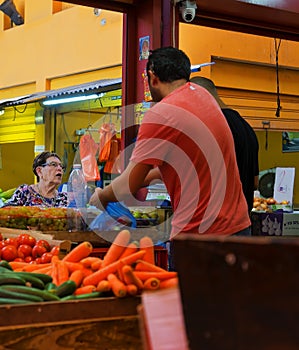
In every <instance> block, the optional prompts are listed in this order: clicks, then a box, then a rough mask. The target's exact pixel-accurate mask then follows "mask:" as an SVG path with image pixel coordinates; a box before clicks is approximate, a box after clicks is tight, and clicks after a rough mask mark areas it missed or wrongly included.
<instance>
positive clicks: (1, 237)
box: [0, 233, 3, 241]
mask: <svg viewBox="0 0 299 350" xmlns="http://www.w3.org/2000/svg"><path fill="white" fill-rule="evenodd" d="M2 240H3V236H2V233H0V241H2Z"/></svg>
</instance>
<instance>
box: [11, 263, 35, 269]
mask: <svg viewBox="0 0 299 350" xmlns="http://www.w3.org/2000/svg"><path fill="white" fill-rule="evenodd" d="M9 265H10V266H11V268H12V269H13V270H14V271H15V270H16V269H20V268H23V267H25V266H27V265H29V263H27V262H25V261H10V262H9ZM30 265H33V264H30Z"/></svg>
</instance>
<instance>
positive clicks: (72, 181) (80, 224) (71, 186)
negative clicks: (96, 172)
mask: <svg viewBox="0 0 299 350" xmlns="http://www.w3.org/2000/svg"><path fill="white" fill-rule="evenodd" d="M67 197H68V208H70V209H72V210H71V211H70V212H69V213H68V216H69V230H70V231H81V230H83V228H84V217H85V214H86V210H85V209H86V204H87V183H86V181H85V177H84V174H83V171H82V166H81V164H74V165H73V170H72V172H71V174H70V176H69V179H68V183H67Z"/></svg>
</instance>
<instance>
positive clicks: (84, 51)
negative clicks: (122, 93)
mask: <svg viewBox="0 0 299 350" xmlns="http://www.w3.org/2000/svg"><path fill="white" fill-rule="evenodd" d="M3 16H4V14H3V13H2V12H1V13H0V28H2V27H3V26H1V24H2V22H3ZM103 19H106V24H105V25H101V20H103ZM121 21H122V15H121V14H119V13H113V12H108V11H102V13H101V14H100V16H98V17H97V16H95V15H94V13H93V8H89V7H83V6H74V7H71V8H68V9H66V10H64V11H60V12H58V13H55V14H52V1H50V0H43V1H40V0H31V1H26V3H25V24H24V25H21V26H16V27H13V28H11V29H8V30H2V31H1V29H0V40H1V52H6V53H7V54H5V55H3V54H2V55H0V65H1V67H5V69H3V70H2V71H1V81H0V89H1V88H3V87H8V86H16V85H20V84H27V83H28V82H32V81H34V82H36V84H37V86H36V91H44V90H45V88H46V81H47V79H53V78H56V77H61V76H66V75H69V74H74V73H81V72H86V71H93V70H98V69H100V68H105V67H109V66H114V65H120V64H121V52H122V24H121V23H122V22H121ZM94 80H96V79H94ZM73 85H74V84H73ZM32 92H34V91H32ZM1 98H2V97H1Z"/></svg>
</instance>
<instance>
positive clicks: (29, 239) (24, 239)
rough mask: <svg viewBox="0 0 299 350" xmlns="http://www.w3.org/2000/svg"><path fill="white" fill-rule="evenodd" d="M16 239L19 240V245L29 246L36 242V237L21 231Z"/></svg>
mask: <svg viewBox="0 0 299 350" xmlns="http://www.w3.org/2000/svg"><path fill="white" fill-rule="evenodd" d="M17 240H18V242H19V245H21V244H27V245H30V247H33V246H34V245H35V243H36V239H35V238H34V237H33V236H31V235H29V234H28V233H21V234H20V235H19V237H18V238H17Z"/></svg>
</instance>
